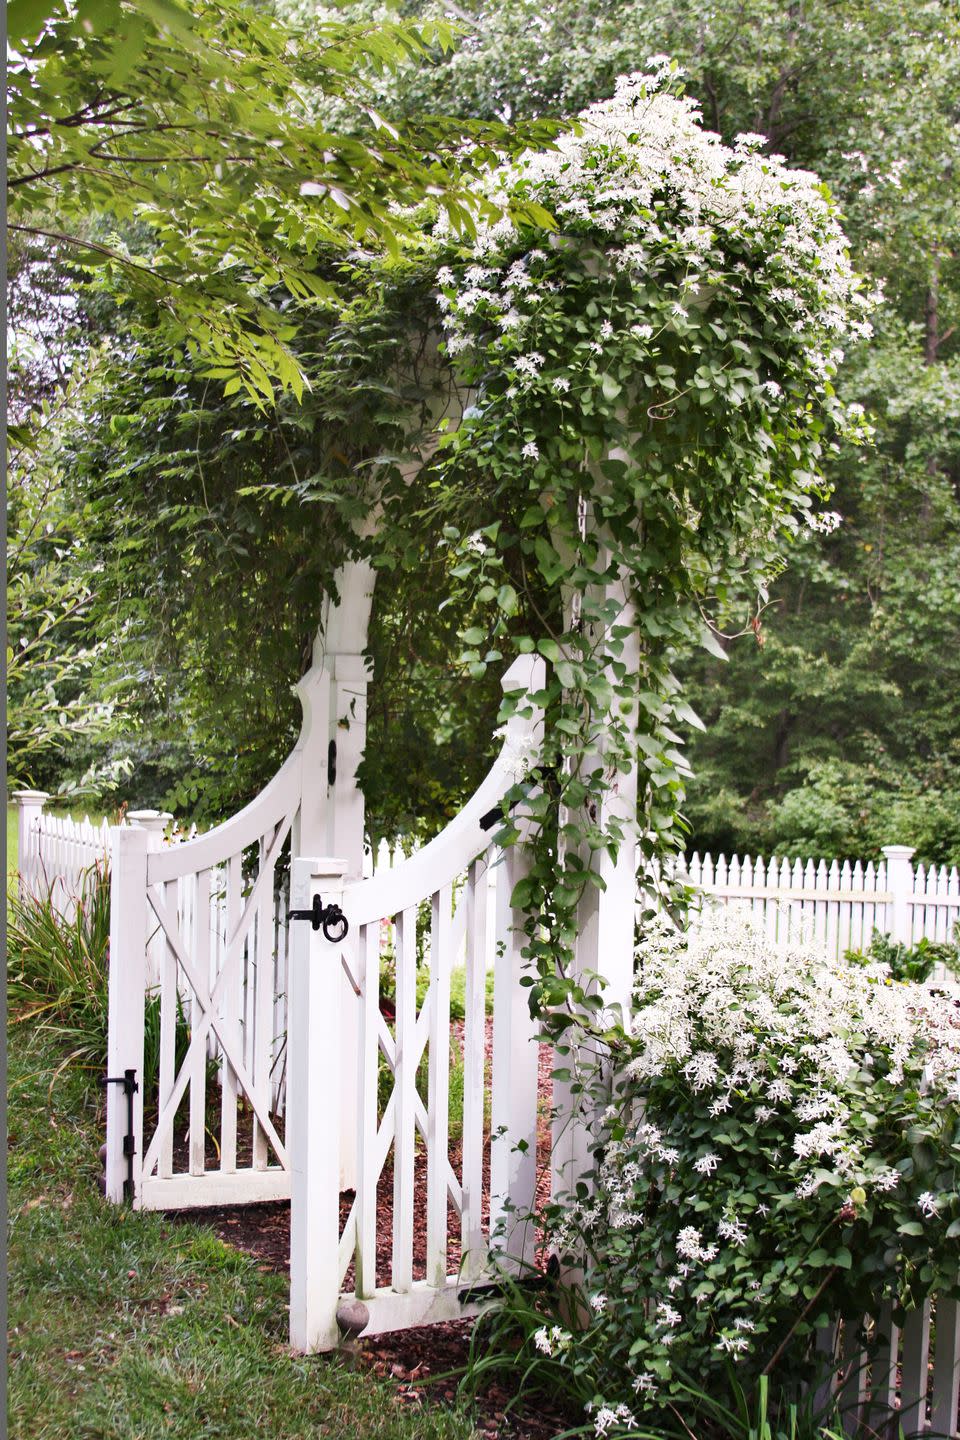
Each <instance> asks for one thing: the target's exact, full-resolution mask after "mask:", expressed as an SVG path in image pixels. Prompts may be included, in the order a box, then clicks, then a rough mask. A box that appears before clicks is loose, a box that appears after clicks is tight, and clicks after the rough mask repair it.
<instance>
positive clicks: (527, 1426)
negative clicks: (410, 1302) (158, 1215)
mask: <svg viewBox="0 0 960 1440" xmlns="http://www.w3.org/2000/svg"><path fill="white" fill-rule="evenodd" d="M451 1029H452V1036H453V1038H454V1039H455V1040H456V1039H461V1033H459V1032H462V1026H456V1025H454V1026H453V1027H451ZM490 1048H491V1035H490V1033H489V1031H488V1035H487V1049H488V1067H489V1060H490V1056H489V1050H490ZM551 1064H552V1058H551V1051H550V1050H549V1048H548V1047H546V1046H543V1047H541V1050H540V1075H539V1093H540V1100H541V1107H540V1109H541V1113H540V1121H539V1125H538V1136H537V1151H538V1162H539V1166H538V1174H539V1183H538V1187H537V1190H538V1200H540V1199H544V1198H546V1196H547V1195H548V1193H549V1184H550V1177H549V1168H548V1166H547V1164H546V1163H545V1162H546V1159H547V1157H548V1156H549V1108H550V1096H551V1080H550V1070H551ZM488 1073H489V1068H488ZM450 1159H451V1163H452V1164H453V1166H454V1169H455V1170H459V1165H460V1151H459V1145H451V1148H450ZM488 1165H489V1146H485V1163H484V1190H485V1193H487V1194H488V1193H489V1169H488ZM414 1189H415V1196H416V1199H415V1204H414V1215H415V1228H414V1246H413V1262H414V1264H413V1273H414V1278H415V1279H419V1278H422V1277H423V1275H424V1273H425V1267H426V1220H425V1216H426V1163H425V1156H424V1155H423V1154H422V1153H421V1152H420V1151H419V1149H418V1154H417V1161H416V1165H415V1171H414ZM352 1201H353V1193H352V1192H349V1191H348V1192H346V1193H345V1194H343V1195H341V1197H340V1220H341V1224H342V1223H343V1222H344V1221H345V1220H346V1218H347V1215H348V1213H349V1209H350V1205H351V1203H352ZM392 1216H393V1171H392V1165H391V1158H389V1157H388V1160H387V1163H386V1165H385V1166H384V1169H383V1173H382V1174H381V1177H380V1182H379V1184H378V1186H377V1282H378V1284H381V1285H384V1284H389V1280H390V1276H389V1265H390V1253H391V1243H392V1241H391V1230H392ZM169 1218H170V1219H171V1220H180V1219H182V1220H190V1221H199V1222H200V1223H201V1224H205V1225H209V1226H210V1227H211V1228H212V1229H213V1230H214V1232H215V1233H216V1234H217V1235H218V1236H219V1237H220V1239H222V1240H224V1241H225V1242H226V1243H227V1244H229V1245H233V1246H235V1247H236V1248H237V1249H238V1250H241V1251H243V1252H244V1253H245V1254H248V1255H251V1256H253V1257H254V1258H255V1259H257V1260H258V1261H259V1262H260V1266H261V1268H262V1269H264V1270H272V1271H275V1272H278V1273H280V1274H289V1270H290V1204H289V1201H277V1202H274V1203H268V1204H259V1205H231V1206H219V1207H211V1208H209V1209H204V1210H200V1211H182V1212H178V1213H177V1214H171V1215H170V1217H169ZM459 1261H460V1224H459V1216H458V1214H457V1212H456V1210H455V1209H454V1207H453V1206H452V1205H451V1206H450V1210H449V1243H448V1262H449V1264H448V1269H449V1273H451V1274H453V1273H456V1269H457V1266H458V1264H459ZM352 1283H353V1267H352V1266H351V1268H350V1270H349V1271H348V1272H347V1275H346V1277H345V1280H344V1288H345V1290H348V1291H349V1289H350V1288H351V1286H352ZM474 1323H475V1322H474V1321H472V1320H461V1321H452V1322H449V1323H446V1324H435V1325H425V1326H421V1327H419V1328H417V1329H412V1330H399V1331H396V1332H394V1333H392V1334H387V1335H377V1336H372V1337H371V1338H370V1339H366V1340H359V1341H355V1342H354V1343H353V1344H352V1345H351V1347H350V1350H351V1353H352V1354H353V1357H354V1363H355V1364H357V1365H358V1366H359V1367H361V1368H364V1369H369V1370H370V1371H371V1372H372V1373H374V1374H376V1375H380V1376H384V1377H387V1378H389V1379H391V1380H392V1381H393V1382H394V1383H395V1385H396V1393H397V1395H398V1397H399V1398H400V1400H401V1401H402V1402H403V1403H404V1404H408V1405H412V1406H429V1405H435V1404H441V1405H443V1404H451V1403H453V1401H454V1399H455V1397H456V1393H457V1387H458V1376H457V1375H452V1376H449V1378H437V1377H444V1376H448V1372H450V1371H460V1370H462V1368H463V1366H464V1364H465V1362H466V1358H467V1352H468V1349H469V1344H470V1335H471V1332H472V1329H473V1325H474ZM513 1396H514V1391H513V1390H511V1389H510V1388H509V1387H508V1386H507V1385H506V1384H504V1383H503V1382H502V1381H493V1382H491V1383H490V1384H488V1385H487V1386H485V1387H484V1389H483V1390H482V1392H481V1394H480V1395H479V1396H478V1399H477V1403H476V1411H477V1425H478V1431H479V1433H480V1434H482V1435H484V1436H489V1437H502V1440H553V1437H554V1436H556V1435H557V1434H558V1433H560V1432H561V1431H563V1430H565V1429H567V1428H568V1427H569V1426H570V1425H571V1424H576V1423H577V1421H578V1418H579V1419H580V1420H582V1418H583V1417H582V1416H580V1417H574V1416H571V1415H569V1414H565V1413H564V1412H562V1411H561V1410H560V1409H558V1408H556V1407H555V1406H554V1405H551V1404H550V1403H549V1402H548V1400H547V1399H546V1397H540V1396H538V1397H537V1398H536V1399H535V1400H533V1399H531V1400H529V1401H527V1402H526V1403H524V1404H522V1405H518V1406H517V1407H516V1409H514V1410H511V1411H509V1413H506V1414H505V1411H506V1407H507V1406H508V1405H509V1403H510V1401H511V1400H512V1399H513Z"/></svg>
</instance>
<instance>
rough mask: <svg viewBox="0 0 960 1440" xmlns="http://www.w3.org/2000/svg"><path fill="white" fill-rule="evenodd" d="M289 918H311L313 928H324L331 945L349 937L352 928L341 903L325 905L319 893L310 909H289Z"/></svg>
mask: <svg viewBox="0 0 960 1440" xmlns="http://www.w3.org/2000/svg"><path fill="white" fill-rule="evenodd" d="M287 919H288V920H309V921H310V928H311V930H319V929H320V928H321V927H322V929H323V935H324V939H325V940H329V941H330V943H331V945H339V943H340V941H341V940H345V939H346V938H347V934H348V932H349V930H350V922H349V921H348V919H347V917H346V915H344V913H343V911H342V910H341V909H340V906H339V905H334V904H330V905H324V903H323V901H322V900H321V899H320V896H319V895H314V897H313V904H312V905H311V907H310V909H309V910H288V911H287Z"/></svg>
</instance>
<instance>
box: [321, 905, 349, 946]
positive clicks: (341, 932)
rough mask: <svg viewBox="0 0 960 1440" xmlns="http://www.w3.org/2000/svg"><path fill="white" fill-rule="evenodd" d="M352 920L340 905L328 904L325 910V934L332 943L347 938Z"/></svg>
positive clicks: (336, 943) (335, 943) (337, 942)
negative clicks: (350, 920)
mask: <svg viewBox="0 0 960 1440" xmlns="http://www.w3.org/2000/svg"><path fill="white" fill-rule="evenodd" d="M349 929H350V922H349V920H348V919H347V917H346V915H344V913H343V911H342V910H341V909H340V906H339V905H328V906H327V907H326V909H325V910H324V912H323V934H324V938H325V939H327V940H329V941H330V943H331V944H332V945H338V944H339V943H340V941H341V940H346V938H347V933H348V931H349Z"/></svg>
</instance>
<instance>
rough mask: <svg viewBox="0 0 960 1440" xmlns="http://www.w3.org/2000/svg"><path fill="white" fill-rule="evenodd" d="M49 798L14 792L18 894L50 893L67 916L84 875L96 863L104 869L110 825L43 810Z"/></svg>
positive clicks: (42, 794)
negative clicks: (16, 820) (15, 793)
mask: <svg viewBox="0 0 960 1440" xmlns="http://www.w3.org/2000/svg"><path fill="white" fill-rule="evenodd" d="M49 798H50V797H49V796H48V795H47V794H46V793H45V792H44V791H42V790H24V791H21V792H20V794H18V795H15V796H14V800H15V801H16V804H17V810H18V823H17V841H18V857H17V869H18V871H19V876H20V894H21V895H34V896H37V897H39V896H48V895H49V896H50V898H51V900H52V902H53V904H54V906H55V908H56V909H57V911H58V912H59V913H60V914H61V915H66V916H70V915H72V914H73V912H74V909H75V907H76V901H77V896H78V895H79V894H80V891H81V889H82V887H83V882H84V877H85V875H86V874H87V872H88V871H90V870H92V869H93V868H94V866H99V867H100V869H101V870H103V871H106V869H107V866H108V865H109V860H110V825H109V823H108V822H107V821H106V820H102V821H101V822H100V823H99V824H95V823H94V821H92V820H91V819H90V817H89V815H88V816H85V817H84V819H83V820H72V819H70V817H69V816H67V815H51V814H47V813H45V812H44V808H43V807H44V803H45V801H47V800H48V799H49Z"/></svg>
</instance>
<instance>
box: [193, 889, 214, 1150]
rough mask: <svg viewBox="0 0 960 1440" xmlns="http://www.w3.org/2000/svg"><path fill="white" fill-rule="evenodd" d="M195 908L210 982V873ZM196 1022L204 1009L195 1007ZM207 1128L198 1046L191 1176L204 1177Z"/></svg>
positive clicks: (198, 960)
mask: <svg viewBox="0 0 960 1440" xmlns="http://www.w3.org/2000/svg"><path fill="white" fill-rule="evenodd" d="M193 898H194V905H193V916H192V919H193V926H192V930H193V961H194V965H195V967H196V971H197V974H198V975H199V976H202V977H203V979H204V980H206V981H207V983H208V984H209V982H210V871H209V870H201V871H200V872H199V874H198V875H197V876H196V886H195V892H194V897H193ZM193 1015H194V1018H195V1021H198V1020H199V1019H200V1006H199V1005H197V1004H196V1003H194V1005H193ZM206 1126H207V1050H206V1046H203V1047H200V1046H198V1047H197V1049H196V1051H195V1052H194V1057H193V1061H192V1062H191V1071H190V1174H191V1175H202V1174H203V1169H204V1143H205V1139H206Z"/></svg>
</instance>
